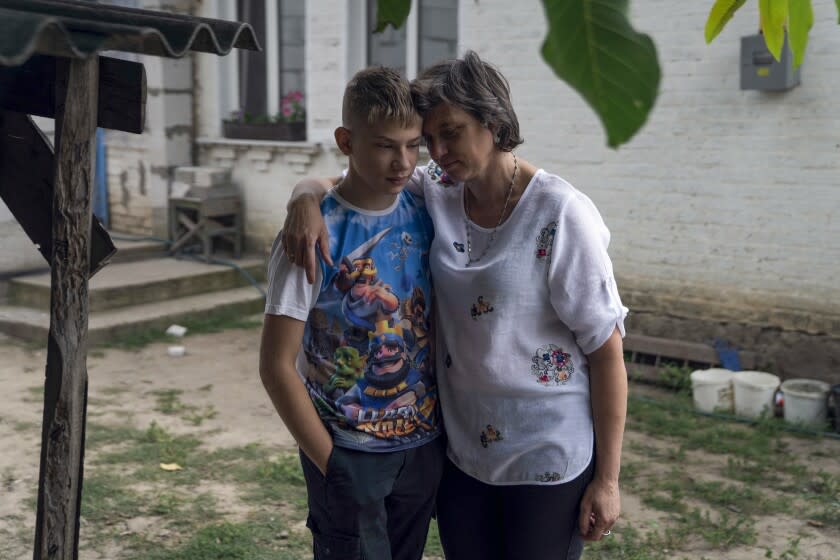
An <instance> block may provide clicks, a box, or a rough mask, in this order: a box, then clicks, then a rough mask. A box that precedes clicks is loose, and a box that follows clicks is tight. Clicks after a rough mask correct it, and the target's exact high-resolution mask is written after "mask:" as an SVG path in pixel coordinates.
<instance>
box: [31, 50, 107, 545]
mask: <svg viewBox="0 0 840 560" xmlns="http://www.w3.org/2000/svg"><path fill="white" fill-rule="evenodd" d="M98 83H99V61H98V59H97V57H96V56H92V57H90V58H88V59H84V60H77V59H65V60H62V61H59V62H58V63H57V64H56V77H55V87H56V92H55V98H56V109H55V115H56V158H55V189H54V192H53V220H52V224H53V244H52V245H53V254H52V286H51V294H50V300H51V301H50V334H49V339H48V347H47V368H46V386H45V392H44V419H43V427H42V434H41V469H40V478H39V483H38V512H37V519H36V525H35V553H34V560H47V559H50V560H53V559H54V560H77V558H78V551H79V515H80V510H81V496H82V478H83V476H82V475H83V466H84V441H85V440H84V438H85V421H86V411H87V365H86V350H87V328H88V270H89V268H90V262H89V261H90V227H91V194H92V192H93V178H94V171H93V169H94V168H93V162H94V154H95V147H94V140H95V136H96V107H97V93H98V91H99V88H98Z"/></svg>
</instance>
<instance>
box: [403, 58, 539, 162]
mask: <svg viewBox="0 0 840 560" xmlns="http://www.w3.org/2000/svg"><path fill="white" fill-rule="evenodd" d="M411 96H412V98H413V99H414V105H415V107H417V111H418V112H419V113H420V115H421V116H423V117H424V118H425V116H426V113H428V112H429V111H430V110H431V109H432V108H434V107H435V106H436V105H438V104H439V103H448V104H449V105H453V106H455V107H458V108H460V109H463V110H464V111H466V112H468V113H470V114H471V115H472V116H473V117H475V118H476V119H478V120H479V122H481V124H483V125H484V126H486V127H488V128H490V129H492V130H493V132H494V134H495V138H494V141H495V143H496V147H497V148H499V149H500V150H503V151H505V152H509V151H511V150H512V149H514V148H515V147H516V146H518V145H519V144H522V142H524V140H523V139H522V137H521V136H520V135H519V119H517V118H516V112H514V110H513V105H512V104H511V102H510V86H509V85H508V81H507V80H506V79H505V77H504V76H503V75H502V73H501V72H499V70H498V69H497V68H496V67H494V66H493V65H491V64H489V63H487V62H485V61H483V60H481V58H479V56H478V55H477V54H476V53H475V52H473V51H467V52H466V54H464V58H459V59H455V60H445V61H442V62H438V63H437V64H434V65H433V66H430V67H429V68H426V69H425V70H423V71H422V72H421V73H420V75H419V76H417V78H416V79H415V80H414V81H413V82H412V83H411Z"/></svg>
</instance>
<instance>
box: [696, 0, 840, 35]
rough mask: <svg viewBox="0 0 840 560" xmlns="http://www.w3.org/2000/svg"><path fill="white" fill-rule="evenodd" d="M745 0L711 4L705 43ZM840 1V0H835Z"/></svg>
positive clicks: (716, 33)
mask: <svg viewBox="0 0 840 560" xmlns="http://www.w3.org/2000/svg"><path fill="white" fill-rule="evenodd" d="M746 1H747V0H717V1H716V2H715V5H714V6H712V11H710V12H709V19H707V20H706V43H707V44H708V43H711V42H712V39H714V38H715V37H717V36H718V34H719V33H720V32H721V31H723V28H724V27H726V24H727V23H729V20H730V19H732V16H734V15H735V12H737V11H738V8H740V7H741V6H743V5H744V3H745V2H746ZM837 1H838V2H840V0H837Z"/></svg>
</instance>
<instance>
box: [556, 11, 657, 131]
mask: <svg viewBox="0 0 840 560" xmlns="http://www.w3.org/2000/svg"><path fill="white" fill-rule="evenodd" d="M543 5H544V7H545V12H546V17H547V19H548V26H549V29H548V35H547V36H546V38H545V42H544V43H543V46H542V56H543V58H544V59H545V61H546V62H547V63H548V65H549V66H550V67H551V68H552V69H553V70H554V72H555V74H557V76H559V77H560V79H562V80H564V81H565V82H566V83H568V84H569V85H571V86H572V87H573V88H574V89H576V90H577V91H578V93H580V94H581V95H582V96H583V98H584V99H586V101H587V103H589V105H591V106H592V108H593V109H595V112H596V113H597V114H598V116H599V117H600V119H601V122H602V123H603V125H604V128H605V129H606V131H607V143H608V144H609V146H610V147H612V148H615V147H617V146H619V145H621V144H623V143H624V142H627V141H628V140H629V139H630V138H632V136H633V135H634V134H635V133H636V132H638V130H639V129H640V128H641V127H642V125H643V124H644V123H645V120H646V119H647V116H648V113H649V112H650V110H651V108H652V107H653V103H654V101H655V100H656V95H657V93H658V91H659V78H660V72H659V62H658V61H657V57H656V47H655V46H654V44H653V41H652V40H651V38H650V37H648V36H647V35H644V34H641V33H638V32H636V31H635V30H634V29H633V27H632V26H631V25H630V21H629V20H628V19H627V0H543Z"/></svg>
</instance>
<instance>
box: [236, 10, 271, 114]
mask: <svg viewBox="0 0 840 560" xmlns="http://www.w3.org/2000/svg"><path fill="white" fill-rule="evenodd" d="M236 10H237V12H236V13H237V19H239V21H244V22H246V23H250V24H251V27H253V28H254V32H255V33H256V35H257V40H259V42H260V45H263V46H265V0H236ZM237 53H238V55H239V105H240V107H241V108H242V109H243V110H244V111H245V112H246V113H249V114H251V115H265V114H266V113H267V112H268V104H267V103H266V72H265V68H266V65H265V60H266V56H265V51H263V52H254V51H246V50H242V49H237Z"/></svg>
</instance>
